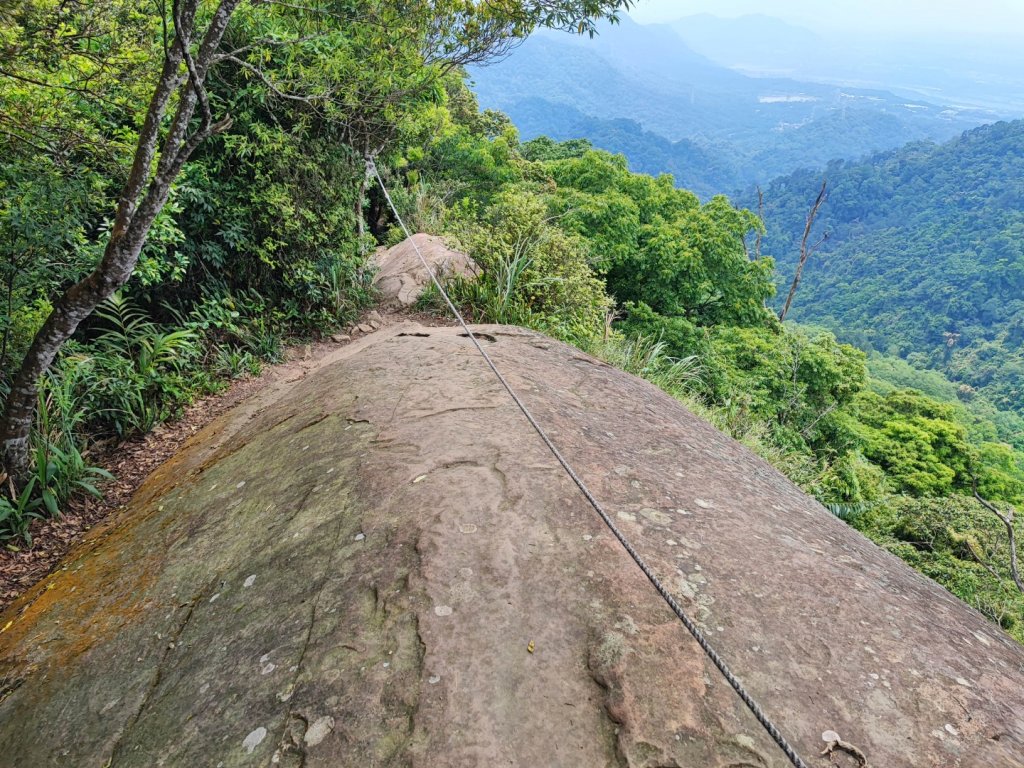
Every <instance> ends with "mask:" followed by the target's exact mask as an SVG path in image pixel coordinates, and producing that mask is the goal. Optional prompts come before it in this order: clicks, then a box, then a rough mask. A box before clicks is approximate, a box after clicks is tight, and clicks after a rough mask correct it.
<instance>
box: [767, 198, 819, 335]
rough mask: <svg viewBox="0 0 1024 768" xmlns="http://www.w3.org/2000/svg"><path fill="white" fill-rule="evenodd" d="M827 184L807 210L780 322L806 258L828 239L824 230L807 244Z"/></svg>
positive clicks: (780, 313) (789, 302)
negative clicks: (794, 272) (816, 240)
mask: <svg viewBox="0 0 1024 768" xmlns="http://www.w3.org/2000/svg"><path fill="white" fill-rule="evenodd" d="M827 185H828V181H822V182H821V191H820V192H819V193H818V197H817V199H815V201H814V205H812V206H811V210H810V211H808V212H807V223H806V225H805V226H804V236H803V239H802V240H801V241H800V261H799V262H798V263H797V265H796V274H795V275H793V284H792V285H791V286H790V287H789V295H788V296H786V303H785V305H784V306H783V307H782V311H781V312H779V321H780V322H782V321H783V320H785V319H786V315H787V314H789V308H790V307H791V306H792V304H793V297H794V296H796V289H797V288H799V287H800V278H801V277H802V276H803V272H804V265H805V264H806V263H807V259H808V258H809V257H810V255H811V254H812V253H814V252H815V251H816V250H817V249H818V246H819V245H821V244H822V243H823V242H825V241H826V240H827V239H828V233H827V232H826V233H825V234H824V235H822V236H821V239H820V240H819V241H818V242H816V243H815V244H814V245H810V246H809V245H808V244H807V241H808V239H809V238H810V236H811V228H812V227H813V226H814V220H815V219H816V218H817V216H818V209H819V208H821V204H822V203H824V202H825V188H826V186H827ZM759 192H760V190H759Z"/></svg>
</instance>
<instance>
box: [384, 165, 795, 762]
mask: <svg viewBox="0 0 1024 768" xmlns="http://www.w3.org/2000/svg"><path fill="white" fill-rule="evenodd" d="M366 164H367V170H368V172H370V173H372V174H373V175H374V176H375V177H376V178H377V183H378V184H380V188H381V191H382V192H383V193H384V197H385V198H386V199H387V201H388V205H389V206H390V207H391V210H392V212H393V213H394V214H395V218H396V219H397V220H398V224H399V226H401V228H402V231H403V232H404V233H405V236H406V237H407V238H408V239H409V242H410V243H412V247H413V249H414V250H415V251H416V255H417V256H418V257H419V260H420V263H421V264H423V267H424V269H426V270H427V274H429V275H430V279H431V281H432V282H433V283H434V286H435V287H436V288H437V290H438V292H439V293H440V294H441V296H442V298H444V301H445V303H446V304H447V305H448V309H450V310H451V312H452V314H453V315H454V316H455V319H456V320H458V321H459V325H461V326H462V329H463V330H464V331H465V332H466V335H467V336H468V337H469V339H470V340H471V341H472V342H473V344H474V346H476V348H477V351H479V352H480V355H481V356H482V357H483V359H484V360H485V361H486V362H487V365H488V366H489V367H490V369H491V370H492V371H493V372H494V375H495V376H497V378H498V381H500V382H501V385H502V386H503V387H504V388H505V391H506V392H508V394H509V396H510V397H511V398H512V400H514V401H515V404H516V405H517V406H519V410H520V411H522V412H523V415H524V416H525V417H526V420H527V421H529V422H530V425H531V426H532V427H533V428H534V430H535V431H536V432H537V434H538V435H540V438H541V440H543V441H544V444H545V445H546V446H547V447H548V449H549V450H550V451H551V453H552V454H553V455H554V457H555V458H556V459H557V460H558V463H559V464H561V465H562V469H564V470H565V471H566V473H567V474H568V475H569V477H570V478H571V479H572V481H573V482H574V483H575V484H576V487H577V488H579V489H580V492H581V493H582V494H583V495H584V497H586V499H587V501H589V502H590V505H591V506H592V507H593V508H594V510H595V511H596V512H597V514H598V515H600V516H601V519H602V520H603V521H604V523H605V525H607V526H608V529H609V530H610V531H611V532H612V534H613V535H614V536H615V538H616V539H618V540H619V543H620V544H621V545H622V546H623V548H624V549H625V550H626V552H628V553H629V556H630V557H632V558H633V562H635V563H636V564H637V565H638V566H640V570H641V571H643V572H644V576H646V577H647V579H648V581H650V582H651V584H653V585H654V588H655V589H656V590H658V594H659V595H661V596H662V598H663V599H664V600H665V602H666V603H668V607H669V608H671V609H672V612H673V613H674V614H675V615H676V616H677V617H678V618H679V620H680V621H681V622H682V623H683V626H685V627H686V629H687V630H689V632H690V634H691V635H693V639H694V640H696V641H697V644H698V645H699V646H700V647H701V648H702V649H703V650H704V653H705V654H707V657H708V658H709V659H711V661H712V662H713V663H714V665H715V666H716V667H718V671H719V672H721V673H722V676H723V677H724V678H725V679H726V680H727V681H728V682H729V685H731V686H732V687H733V690H734V691H736V694H737V695H738V696H739V697H740V699H742V700H743V703H744V704H746V705H747V709H749V710H750V711H751V713H752V714H753V715H754V717H756V718H757V722H759V723H760V724H761V725H762V726H763V727H764V729H765V730H766V731H767V732H768V735H769V736H771V737H772V739H773V740H774V741H775V743H776V744H777V745H778V746H779V749H781V750H782V751H783V752H784V753H785V754H786V757H787V758H789V761H790V762H791V763H792V764H793V765H794V766H796V768H808V766H807V763H805V762H804V761H803V759H802V758H801V757H800V755H799V753H798V752H797V751H796V749H794V748H793V746H792V745H791V744H790V743H789V742H788V741H787V740H786V737H785V736H783V735H782V732H781V731H780V730H779V728H778V726H776V725H775V723H773V722H772V720H771V719H770V718H769V717H768V715H767V714H765V711H764V710H763V709H762V708H761V706H760V705H759V704H758V703H757V702H756V701H755V700H754V698H753V697H752V696H751V695H750V694H749V693H748V692H747V690H746V688H744V687H743V683H741V682H740V680H739V678H737V677H736V675H734V674H733V673H732V671H731V670H730V669H729V666H728V665H727V664H726V663H725V660H724V659H723V658H722V657H721V656H720V655H719V654H718V652H717V651H716V650H715V649H714V647H713V646H712V645H711V643H710V642H709V641H708V639H707V637H705V635H704V633H703V632H702V631H701V629H700V627H698V626H697V624H696V622H694V621H693V619H691V618H690V617H689V616H688V615H687V614H686V612H685V611H684V610H683V609H682V608H681V607H680V605H679V603H677V602H676V600H675V598H674V597H672V595H671V593H670V592H669V591H668V589H667V588H666V587H665V585H664V584H662V583H661V581H660V580H659V579H658V577H657V576H656V575H655V573H654V571H653V570H652V569H651V567H650V566H649V565H647V563H646V561H644V559H643V558H642V557H640V554H639V553H638V552H637V551H636V549H634V547H633V545H632V544H630V542H629V540H628V539H627V538H626V537H625V535H623V533H622V532H621V531H620V530H619V529H618V527H616V525H615V523H614V522H613V521H612V519H611V517H610V516H609V514H608V513H607V512H606V511H605V510H604V507H602V506H601V503H600V502H599V501H598V500H597V499H596V498H595V497H594V494H592V493H591V492H590V489H589V488H588V487H587V485H586V483H584V482H583V480H581V479H580V477H579V475H577V474H576V472H575V470H574V469H573V468H572V466H571V465H570V464H569V462H568V460H566V458H565V457H564V456H562V453H561V451H559V450H558V448H557V447H556V446H555V444H554V443H553V442H552V441H551V438H549V437H548V435H547V433H546V432H545V431H544V429H543V428H542V427H541V426H540V424H539V423H538V422H537V420H536V419H535V418H534V417H533V414H532V413H530V411H529V409H528V408H527V407H526V405H525V404H524V403H523V401H522V400H520V399H519V395H517V394H516V391H515V390H514V389H512V386H511V385H510V384H509V383H508V381H506V380H505V377H504V376H502V375H501V371H499V370H498V367H497V366H496V365H495V364H494V361H493V360H491V357H490V355H488V354H487V351H486V350H485V349H484V348H483V346H482V345H481V344H480V342H479V340H477V338H476V336H475V335H474V334H473V332H472V331H471V330H470V329H469V326H468V325H467V324H466V320H465V319H464V318H463V317H462V313H461V312H459V310H458V308H457V307H456V306H455V304H454V303H452V300H451V298H450V297H449V296H448V292H447V291H446V290H445V289H444V286H443V285H441V281H440V280H438V278H437V275H436V274H435V273H434V270H433V269H431V267H430V265H429V264H428V263H427V260H426V259H425V258H424V257H423V254H422V253H421V252H420V249H419V246H417V245H416V241H415V240H414V239H413V237H412V234H411V233H410V232H409V228H408V227H406V226H405V222H404V221H402V216H401V215H400V214H399V213H398V208H397V207H396V206H395V203H394V201H393V200H392V199H391V194H390V193H389V192H388V189H387V187H386V186H385V185H384V179H382V178H381V175H380V171H378V170H377V165H376V163H374V161H373V159H372V158H367V161H366Z"/></svg>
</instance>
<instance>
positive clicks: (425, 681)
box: [0, 325, 1024, 768]
mask: <svg viewBox="0 0 1024 768" xmlns="http://www.w3.org/2000/svg"><path fill="white" fill-rule="evenodd" d="M479 331H480V334H481V338H482V340H483V341H484V343H486V344H487V345H488V349H489V351H490V352H491V354H492V355H493V356H494V358H495V360H496V361H497V363H498V365H499V366H501V367H502V368H503V369H504V370H505V371H506V372H507V373H508V375H509V377H510V379H511V381H512V383H513V385H514V386H516V387H517V388H518V389H519V390H520V391H521V392H522V393H523V395H524V396H525V399H526V401H527V404H528V405H529V407H530V408H531V409H532V410H533V412H534V413H535V415H536V416H537V417H538V418H539V419H540V420H541V421H542V422H543V423H544V424H545V425H547V427H548V428H549V429H550V431H551V434H552V435H553V436H554V438H555V440H557V442H558V443H559V445H560V446H561V447H562V449H563V450H564V452H565V454H566V455H567V456H568V458H569V460H570V461H572V462H574V464H575V465H576V467H577V469H578V470H579V471H580V473H581V474H582V475H583V476H584V477H585V479H586V480H587V481H588V482H589V483H591V485H592V487H593V489H594V491H595V492H596V493H597V495H598V496H599V497H600V498H601V499H602V500H603V501H604V502H605V503H606V504H607V506H608V507H609V508H610V509H611V510H612V511H613V513H614V514H616V515H617V519H618V521H619V524H620V525H621V526H622V528H623V530H624V531H625V532H626V534H627V535H628V536H630V537H631V538H632V540H633V541H634V543H635V544H636V546H637V547H638V549H639V550H640V551H641V553H642V554H643V556H644V557H645V558H647V559H648V561H649V562H650V563H651V565H652V567H653V568H654V569H655V571H656V572H657V573H658V574H660V575H661V577H662V578H663V579H664V580H665V581H666V582H667V583H668V584H670V585H671V589H672V591H673V593H674V594H675V595H676V596H677V597H678V599H679V600H680V601H681V602H682V603H683V605H684V606H685V607H686V608H687V609H688V610H689V611H690V612H691V613H692V614H693V615H694V616H696V617H697V618H698V620H699V621H700V622H701V624H702V625H703V626H704V627H705V628H706V631H707V632H708V634H709V635H710V636H711V637H712V639H713V642H714V643H715V645H716V646H717V647H718V648H719V649H720V650H721V651H722V653H723V654H724V656H725V657H726V658H727V659H728V660H729V663H730V664H731V665H732V667H733V669H734V671H735V672H736V673H737V674H738V675H739V676H740V677H741V678H742V679H743V680H744V681H745V683H746V685H747V687H748V688H749V689H750V690H751V691H752V693H753V694H754V695H755V697H756V698H758V699H760V700H761V702H762V703H763V704H764V705H765V707H766V708H767V709H768V711H769V714H770V715H771V717H773V718H774V719H775V720H776V721H777V722H778V724H779V725H780V726H781V728H782V730H783V731H784V732H785V733H786V734H787V735H788V736H789V737H790V738H791V740H792V741H793V742H794V743H795V744H796V746H797V748H798V749H799V750H800V751H801V752H802V753H803V754H804V755H805V756H806V757H807V758H808V759H812V760H814V761H816V762H822V763H823V762H824V759H821V758H818V753H819V752H820V751H821V748H822V746H823V744H822V741H821V734H822V733H823V732H824V731H827V730H834V731H837V732H838V733H839V734H841V736H842V737H843V739H845V740H846V741H847V742H850V743H852V744H854V745H855V746H857V747H858V748H859V749H861V750H863V751H864V752H865V753H866V755H867V756H868V758H869V760H870V761H871V763H872V764H873V765H885V766H888V767H889V768H900V767H903V766H905V767H907V768H909V767H910V766H914V767H915V768H916V767H918V766H922V765H943V766H947V765H948V766H953V765H955V766H962V767H965V768H966V767H968V766H978V768H981V766H985V767H986V768H993V767H1004V766H1005V767H1007V768H1012V767H1017V768H1019V766H1022V765H1024V761H1022V760H1021V755H1022V754H1024V715H1022V713H1024V694H1022V691H1024V649H1022V648H1021V646H1019V645H1017V644H1016V643H1014V642H1012V641H1011V640H1010V638H1009V637H1008V636H1006V635H1005V634H1003V633H1001V632H1000V631H999V630H997V629H995V628H993V627H992V626H990V625H989V624H988V623H987V622H986V621H985V619H984V618H983V617H982V616H981V615H979V614H977V613H975V612H974V611H972V610H970V609H968V608H967V607H966V606H965V605H964V604H962V603H961V602H959V601H958V600H956V599H955V598H953V597H952V596H950V595H949V594H948V593H946V592H945V591H944V590H942V589H941V588H939V587H937V586H936V585H934V584H933V583H931V582H928V581H927V580H925V579H923V578H922V577H920V576H918V575H916V574H915V573H914V572H912V571H911V570H910V569H909V568H907V567H906V566H905V565H903V564H902V563H901V562H900V561H899V560H897V559H896V558H895V557H892V556H890V555H888V554H886V553H884V552H883V551H882V550H880V549H878V548H877V547H875V546H874V545H872V544H870V543H868V542H867V541H866V540H865V539H863V538H862V537H861V536H859V535H858V534H857V533H856V532H854V531H852V530H851V529H850V528H848V527H847V526H846V525H844V524H843V523H842V522H840V521H838V520H836V519H835V518H834V517H833V516H831V515H830V514H828V513H827V512H826V511H825V510H823V509H822V508H821V507H819V506H818V505H817V504H816V503H814V502H813V501H811V500H810V499H809V498H808V497H806V496H804V495H803V494H802V493H800V492H799V491H798V490H797V488H796V487H795V486H793V485H792V484H791V483H790V482H788V481H787V480H786V479H785V478H784V477H782V476H781V475H780V474H778V473H777V472H775V471H774V470H772V469H771V468H770V467H769V466H768V465H767V464H765V463H764V462H762V461H760V460H759V459H757V458H755V457H754V456H753V455H752V454H751V453H749V452H748V451H747V450H745V449H744V448H742V447H741V446H739V444H737V443H735V442H734V441H731V440H729V439H728V438H726V437H724V436H723V435H721V434H720V433H718V432H717V431H715V430H714V429H712V428H711V427H709V426H708V425H707V424H705V423H703V422H701V421H700V420H699V419H696V418H695V417H694V416H692V415H691V414H690V413H688V412H687V411H686V410H685V409H683V408H682V407H681V406H679V405H678V403H676V402H675V401H674V400H672V399H671V398H670V397H668V396H667V395H665V394H663V393H662V392H660V391H659V390H657V389H655V388H654V387H653V386H651V385H649V384H646V383H644V382H642V381H640V380H638V379H635V378H633V377H630V376H628V375H626V374H623V373H621V372H618V371H615V370H613V369H611V368H609V367H608V366H605V365H603V364H600V363H598V362H597V361H596V360H594V359H593V358H590V357H587V356H585V355H583V354H581V353H579V352H578V351H577V350H574V349H572V348H570V347H567V346H565V345H562V344H560V343H558V342H554V341H552V340H550V339H548V338H546V337H543V336H541V335H539V334H535V333H531V332H527V331H522V330H519V329H511V328H503V327H495V326H489V327H488V326H484V327H481V328H480V329H479ZM8 622H11V623H8ZM2 626H4V629H5V631H4V632H3V633H2V634H0V674H2V675H3V679H4V680H5V681H6V683H5V690H4V696H3V698H2V700H0V755H2V756H3V757H2V759H3V760H4V761H6V763H5V764H6V765H32V766H45V765H58V764H60V765H112V766H118V767H120V766H136V765H137V766H152V765H159V764H164V765H223V766H225V768H227V767H228V766H242V765H266V764H268V763H275V764H279V765H287V766H298V765H303V766H307V767H309V768H313V767H314V766H338V765H393V766H406V765H430V766H469V765H481V764H488V763H493V762H495V761H496V760H498V759H500V760H501V762H502V764H508V765H517V766H538V765H544V766H566V767H567V768H568V767H569V766H573V767H577V766H581V765H586V766H606V765H609V766H612V765H613V766H638V767H639V766H647V767H648V768H650V767H651V766H661V765H673V764H674V765H701V766H722V768H724V767H725V766H734V765H759V766H766V767H771V766H775V767H779V766H782V765H784V764H785V762H786V761H785V758H784V757H783V756H782V754H781V753H780V752H778V751H777V750H776V749H775V747H774V745H772V744H771V743H770V742H769V741H768V740H767V737H766V736H765V735H764V734H763V732H761V731H760V729H759V727H758V726H757V724H756V723H755V722H754V721H753V720H752V719H751V718H750V716H749V715H748V714H747V712H746V711H745V710H744V708H743V706H742V704H741V703H740V702H739V701H738V699H737V698H736V697H735V696H734V695H733V693H732V692H731V690H730V689H729V687H728V686H727V685H726V684H725V683H724V682H723V681H722V680H721V678H720V677H719V675H718V673H717V671H716V670H715V669H714V668H712V667H711V666H710V665H709V664H708V662H707V661H706V660H705V659H704V657H703V655H702V653H701V651H700V650H699V649H698V648H697V647H696V645H695V644H694V643H693V642H692V640H691V639H690V638H689V636H688V635H687V634H686V633H685V631H684V630H683V629H682V627H681V626H680V625H679V624H678V622H676V620H675V619H674V617H673V616H672V615H671V613H670V612H669V611H668V610H667V608H666V607H665V605H664V604H663V603H662V601H661V599H660V598H659V597H658V596H657V594H656V593H655V592H654V591H653V590H652V588H651V587H650V585H649V584H648V583H647V582H646V580H645V578H644V577H643V575H642V574H641V573H640V571H639V570H638V569H637V568H636V567H635V565H634V564H633V563H632V562H631V561H630V560H629V559H628V557H627V556H626V554H625V553H624V552H623V551H622V549H621V548H620V547H619V546H618V545H617V543H616V542H615V541H614V540H613V539H612V538H611V536H610V535H609V533H608V532H607V530H606V529H605V528H604V527H603V526H602V524H601V522H600V520H599V519H598V518H596V516H595V515H594V513H593V511H592V510H591V509H590V508H589V507H588V506H587V505H586V503H585V502H584V501H583V500H582V499H581V498H580V496H579V494H578V492H577V491H576V489H575V488H574V487H573V486H572V484H571V482H570V481H569V480H568V479H567V478H566V477H565V475H564V474H563V473H562V472H561V471H559V470H558V469H557V467H556V465H554V463H553V460H552V458H551V456H550V454H549V453H547V451H546V449H545V448H544V446H543V445H542V444H541V443H540V442H539V440H538V439H537V437H536V435H535V434H534V433H533V432H532V431H531V430H530V428H529V426H528V425H527V424H526V423H525V422H524V421H523V419H522V417H521V415H520V414H519V413H518V411H517V410H516V409H515V407H514V406H513V405H512V404H511V403H510V401H509V400H508V398H507V396H506V395H505V394H504V393H503V391H502V390H501V388H500V386H499V385H498V384H497V382H496V381H495V380H494V379H493V378H492V377H491V376H490V374H489V373H488V371H487V370H486V368H485V366H484V365H483V363H482V361H481V360H480V358H479V356H478V355H477V354H476V353H475V352H474V350H473V349H472V347H471V345H470V342H469V341H468V340H467V339H466V338H464V337H463V336H461V335H460V334H459V332H458V330H457V329H451V328H447V329H436V328H430V329H426V328H422V327H419V326H415V325H409V326H405V327H398V328H394V329H392V330H390V331H388V332H379V333H377V334H374V335H372V336H370V337H367V338H366V339H363V340H361V341H359V342H357V343H355V344H353V345H351V346H349V347H347V348H344V349H343V350H340V351H339V352H338V353H337V354H336V355H335V356H334V357H333V358H330V359H328V360H327V361H325V365H324V366H323V367H322V368H320V369H319V370H318V371H316V372H314V373H312V374H310V375H309V376H307V377H306V378H305V379H303V380H301V381H299V382H292V383H282V384H281V385H280V386H278V387H277V388H276V389H275V390H273V391H270V392H267V393H265V394H263V395H261V396H260V397H258V398H256V399H255V400H253V401H250V402H247V403H246V404H244V405H243V406H242V407H241V408H240V409H238V410H236V411H234V412H232V413H230V414H228V415H226V416H225V417H222V418H221V419H220V420H219V421H218V422H216V423H214V424H213V425H212V426H211V427H209V428H208V429H207V430H206V431H204V432H203V433H201V434H200V435H199V436H198V437H197V438H196V440H195V441H194V442H193V443H192V444H191V446H190V447H189V448H187V449H186V450H185V451H184V452H183V453H182V454H181V455H180V456H179V457H178V458H177V459H175V460H173V461H171V462H170V463H168V464H167V465H165V466H164V467H163V468H162V469H161V470H159V471H158V472H157V473H156V474H155V475H154V476H153V478H151V480H150V481H149V482H148V483H147V485H146V486H145V487H144V488H143V489H142V490H141V491H140V492H139V494H138V495H137V497H136V498H135V500H134V502H133V504H132V506H131V508H130V509H129V510H128V511H127V512H126V514H125V517H124V519H123V520H122V521H121V524H120V525H116V526H114V527H111V528H109V529H108V530H106V531H104V532H102V533H101V534H100V535H97V536H94V537H93V538H92V539H91V540H90V541H89V542H88V543H87V545H86V546H85V547H84V548H82V549H80V550H79V551H78V552H77V553H76V554H75V555H74V556H73V557H72V558H71V559H70V560H69V561H68V562H67V565H66V567H65V568H64V569H62V570H60V571H58V572H57V573H56V574H55V575H54V576H52V577H51V578H49V579H48V580H47V581H45V582H44V583H42V584H41V585H39V587H38V588H36V589H35V590H33V591H32V592H31V593H30V594H29V595H27V596H26V597H25V598H24V599H23V600H22V601H20V602H19V603H18V604H16V605H15V606H14V607H13V609H12V610H11V611H9V612H8V613H6V614H5V615H4V616H3V617H2ZM894 724H898V727H894ZM839 759H840V760H844V759H846V757H845V756H840V758H839Z"/></svg>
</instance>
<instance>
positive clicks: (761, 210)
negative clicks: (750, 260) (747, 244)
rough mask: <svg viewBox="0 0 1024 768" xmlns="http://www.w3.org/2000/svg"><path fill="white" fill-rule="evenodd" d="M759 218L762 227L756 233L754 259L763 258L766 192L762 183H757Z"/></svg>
mask: <svg viewBox="0 0 1024 768" xmlns="http://www.w3.org/2000/svg"><path fill="white" fill-rule="evenodd" d="M757 220H758V221H760V222H761V227H760V229H758V230H757V233H756V234H755V235H754V260H755V261H757V260H758V259H760V258H761V241H762V240H763V239H764V192H762V191H761V185H760V184H758V185H757Z"/></svg>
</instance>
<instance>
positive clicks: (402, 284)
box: [373, 233, 478, 309]
mask: <svg viewBox="0 0 1024 768" xmlns="http://www.w3.org/2000/svg"><path fill="white" fill-rule="evenodd" d="M413 243H415V244H416V246H417V247H419V249H420V253H422V254H423V258H424V260H425V261H426V262H427V264H429V265H430V268H431V269H432V270H434V273H435V274H436V275H437V276H438V277H443V278H451V277H467V278H472V277H475V276H476V275H477V274H478V268H477V265H476V263H475V262H474V261H473V260H472V259H471V258H469V256H467V255H466V254H464V253H459V252H458V251H453V250H451V249H450V248H449V247H448V246H447V245H446V244H445V242H444V240H442V239H441V238H440V237H435V236H434V235H426V234H423V233H419V234H415V235H413V236H412V237H411V238H409V239H407V240H403V241H402V242H401V243H399V244H398V245H396V246H393V247H392V248H387V249H381V250H380V251H378V252H377V253H376V254H374V257H373V266H374V267H376V269H377V274H376V275H375V276H374V278H373V285H374V287H375V288H376V289H377V290H378V291H379V292H380V296H381V302H382V303H383V305H384V306H385V307H389V308H392V309H402V308H405V307H411V306H412V305H413V304H415V303H416V300H417V299H418V298H419V297H420V295H421V294H422V293H423V291H424V290H425V289H426V287H427V286H428V285H429V284H430V275H429V273H428V272H427V270H426V269H424V267H423V264H422V262H421V261H420V260H419V257H418V256H417V255H416V249H415V248H414V247H413Z"/></svg>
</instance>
